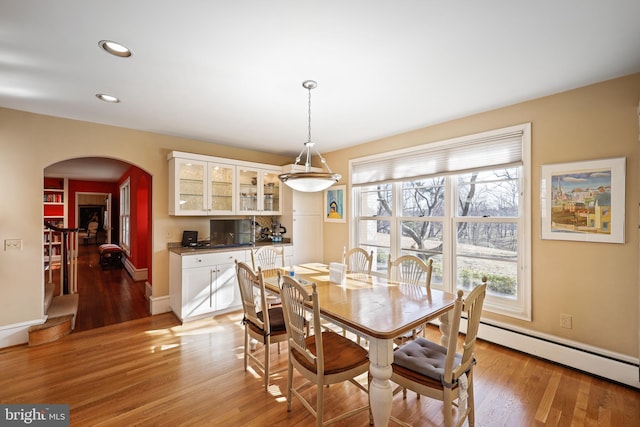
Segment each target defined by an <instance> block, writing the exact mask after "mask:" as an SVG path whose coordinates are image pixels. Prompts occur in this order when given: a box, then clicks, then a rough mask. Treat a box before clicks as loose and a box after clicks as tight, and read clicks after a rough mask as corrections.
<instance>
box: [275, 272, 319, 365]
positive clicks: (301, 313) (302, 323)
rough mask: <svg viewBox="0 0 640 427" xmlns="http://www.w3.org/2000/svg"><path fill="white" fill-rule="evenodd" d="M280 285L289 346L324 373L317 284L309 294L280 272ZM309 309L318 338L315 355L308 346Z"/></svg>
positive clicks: (312, 286)
mask: <svg viewBox="0 0 640 427" xmlns="http://www.w3.org/2000/svg"><path fill="white" fill-rule="evenodd" d="M278 283H279V284H280V297H281V299H282V310H283V312H284V321H285V325H286V327H287V334H288V336H289V345H290V346H291V347H292V348H293V349H296V350H297V351H298V352H300V354H302V355H304V356H305V358H306V359H307V360H308V361H309V362H311V363H313V364H315V365H316V366H317V369H318V371H317V372H323V370H324V353H323V346H322V333H321V331H322V329H320V307H319V304H318V292H317V290H316V284H315V283H312V284H311V293H309V292H307V290H306V289H305V287H304V286H302V285H301V284H300V282H298V281H297V280H296V279H295V278H293V277H290V276H283V275H281V274H280V272H278ZM309 309H311V311H312V316H313V330H314V333H315V337H316V338H315V339H316V342H315V344H316V348H315V351H316V353H315V354H313V353H312V352H311V351H309V349H308V348H307V345H306V338H307V332H308V330H309V329H308V327H307V326H306V325H307V323H306V322H307V320H306V315H307V313H308V311H309Z"/></svg>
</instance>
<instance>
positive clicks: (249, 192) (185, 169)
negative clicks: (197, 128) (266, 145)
mask: <svg viewBox="0 0 640 427" xmlns="http://www.w3.org/2000/svg"><path fill="white" fill-rule="evenodd" d="M168 160H169V215H190V216H197V215H206V216H210V215H280V214H281V213H282V199H281V197H280V196H281V183H280V180H279V179H278V175H279V174H280V173H282V169H281V167H279V166H272V165H267V164H262V163H253V162H243V161H240V160H231V159H225V158H222V157H211V156H205V155H201V154H192V153H183V152H179V151H172V152H171V153H169V156H168Z"/></svg>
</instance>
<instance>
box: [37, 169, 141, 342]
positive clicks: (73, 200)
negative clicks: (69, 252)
mask: <svg viewBox="0 0 640 427" xmlns="http://www.w3.org/2000/svg"><path fill="white" fill-rule="evenodd" d="M43 173H44V177H45V183H46V182H47V179H51V178H55V181H56V182H61V183H63V188H64V190H63V191H64V201H65V203H64V205H65V206H64V215H65V216H64V226H65V227H67V228H79V229H82V228H86V224H84V222H87V218H88V217H89V216H92V217H93V216H94V215H96V216H99V217H100V221H99V223H100V232H99V235H98V238H97V239H96V240H93V239H91V240H86V241H79V244H78V251H77V272H78V273H77V283H78V294H79V307H78V314H77V318H76V331H81V330H86V329H92V328H95V327H100V326H105V325H108V324H113V323H120V322H123V321H127V320H132V319H135V318H139V317H146V316H149V315H150V314H149V302H148V301H147V299H146V298H145V297H146V294H147V292H146V289H147V287H150V284H151V283H152V282H151V277H150V276H151V274H150V272H151V271H152V269H151V267H152V265H151V263H152V256H151V251H152V246H151V234H152V229H151V224H152V221H151V220H152V218H151V213H152V197H151V188H152V187H151V179H152V177H151V175H149V174H148V173H147V172H146V171H144V170H142V169H140V168H138V167H137V166H136V165H133V164H130V163H128V162H125V161H121V160H117V159H111V158H99V157H84V158H74V159H69V160H64V161H61V162H58V163H55V164H52V165H49V166H47V167H46V168H45V169H44V171H43ZM125 182H126V184H127V185H128V188H129V193H128V196H129V199H128V200H127V206H128V207H129V209H130V218H128V223H127V227H126V229H124V228H123V227H122V224H121V222H122V215H121V209H120V207H121V202H122V200H121V198H122V195H121V187H122V186H123V185H124V183H125ZM45 214H46V210H45ZM85 217H87V218H85ZM45 219H46V218H45ZM125 231H126V232H127V233H129V236H130V237H129V238H128V240H127V243H128V244H127V245H122V246H123V247H125V249H126V250H123V253H124V256H123V258H122V260H123V262H122V265H121V266H120V265H118V266H117V267H116V268H106V269H105V268H103V267H104V266H101V265H100V259H99V253H98V247H99V245H100V244H102V243H114V244H118V245H121V241H122V238H123V234H122V233H123V232H125ZM120 267H121V268H120ZM45 276H46V275H45ZM54 278H55V275H54ZM47 280H48V277H45V282H46V281H47ZM54 280H55V279H54Z"/></svg>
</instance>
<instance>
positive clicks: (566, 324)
mask: <svg viewBox="0 0 640 427" xmlns="http://www.w3.org/2000/svg"><path fill="white" fill-rule="evenodd" d="M572 323H573V317H572V316H571V315H570V314H561V315H560V326H562V327H563V328H567V329H571V327H572V326H573V325H572Z"/></svg>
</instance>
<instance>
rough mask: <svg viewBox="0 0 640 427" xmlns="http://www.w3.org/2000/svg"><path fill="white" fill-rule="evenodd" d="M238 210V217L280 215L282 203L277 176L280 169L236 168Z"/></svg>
mask: <svg viewBox="0 0 640 427" xmlns="http://www.w3.org/2000/svg"><path fill="white" fill-rule="evenodd" d="M236 173H237V175H236V176H237V182H238V190H237V191H238V208H237V213H238V214H240V215H280V213H281V212H282V206H281V204H282V201H281V198H280V185H281V182H280V180H279V179H278V175H279V174H280V173H282V171H281V170H280V168H276V169H267V168H256V167H251V166H240V165H239V166H237V169H236Z"/></svg>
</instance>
